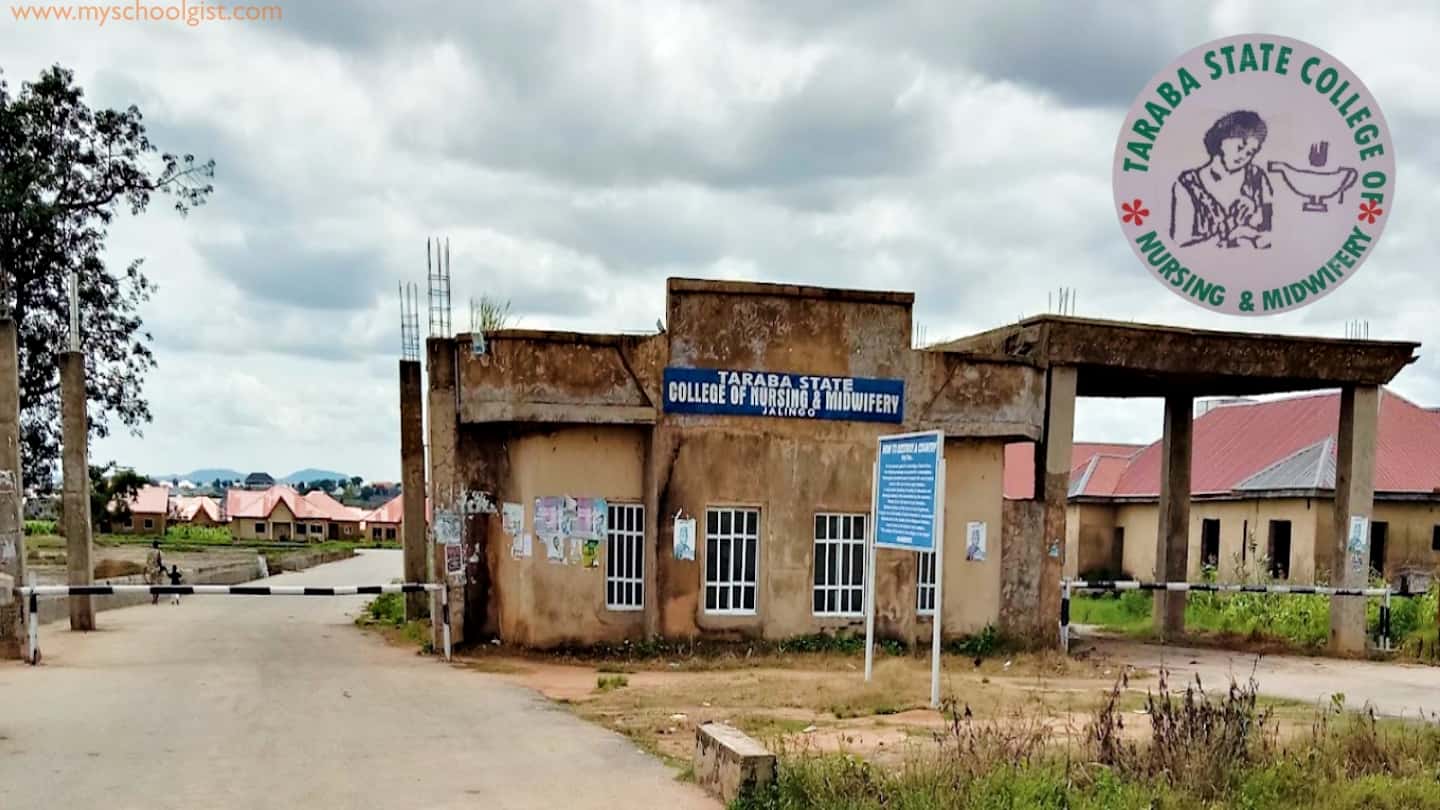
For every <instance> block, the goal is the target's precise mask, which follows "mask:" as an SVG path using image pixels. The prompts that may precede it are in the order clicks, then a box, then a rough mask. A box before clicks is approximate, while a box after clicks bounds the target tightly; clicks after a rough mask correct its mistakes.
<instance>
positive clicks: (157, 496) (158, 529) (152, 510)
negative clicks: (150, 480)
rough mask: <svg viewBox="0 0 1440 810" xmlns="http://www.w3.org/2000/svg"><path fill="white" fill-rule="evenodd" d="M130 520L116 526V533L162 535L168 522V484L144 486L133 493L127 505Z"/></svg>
mask: <svg viewBox="0 0 1440 810" xmlns="http://www.w3.org/2000/svg"><path fill="white" fill-rule="evenodd" d="M127 505H128V506H129V509H130V520H129V522H128V523H120V524H117V525H116V526H115V527H114V528H115V531H117V532H124V533H128V534H157V535H158V534H164V533H165V526H166V525H167V523H168V522H169V520H170V486H169V485H168V484H146V485H145V486H143V487H141V488H140V490H139V491H138V492H136V493H135V495H134V497H132V498H131V499H130V500H129V502H128V504H127Z"/></svg>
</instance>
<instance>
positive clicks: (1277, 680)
mask: <svg viewBox="0 0 1440 810" xmlns="http://www.w3.org/2000/svg"><path fill="white" fill-rule="evenodd" d="M1092 646H1093V647H1095V648H1097V649H1098V650H1100V651H1101V652H1103V653H1105V654H1106V655H1110V656H1112V657H1114V658H1116V659H1119V660H1122V661H1126V662H1129V663H1131V664H1134V665H1136V666H1138V667H1143V668H1146V669H1151V670H1158V669H1160V668H1161V667H1162V666H1163V667H1165V668H1167V669H1168V670H1169V671H1170V672H1171V673H1173V674H1172V677H1171V679H1170V683H1171V684H1172V685H1176V686H1181V687H1182V688H1183V686H1184V684H1185V683H1186V682H1187V681H1192V680H1193V679H1194V676H1195V675H1196V674H1198V675H1199V676H1200V681H1201V683H1203V684H1205V686H1206V688H1207V689H1211V688H1213V689H1216V690H1219V689H1223V688H1225V687H1227V686H1228V685H1229V684H1230V679H1231V678H1234V679H1236V680H1238V681H1241V682H1244V681H1246V680H1248V679H1249V677H1250V675H1251V673H1252V672H1253V673H1254V675H1255V680H1256V682H1258V683H1259V684H1260V693H1261V694H1264V695H1271V696H1274V697H1281V698H1288V699H1291V700H1299V701H1303V702H1306V703H1314V704H1318V705H1321V706H1328V705H1329V704H1330V696H1331V695H1333V694H1336V693H1337V692H1338V693H1342V694H1344V695H1345V704H1346V705H1347V706H1349V707H1350V708H1354V709H1359V708H1361V707H1363V706H1365V705H1366V704H1367V703H1368V704H1370V705H1372V706H1374V707H1375V711H1376V713H1378V714H1383V715H1387V716H1390V717H1411V718H1414V717H1420V716H1422V715H1423V716H1424V717H1425V718H1426V719H1429V720H1432V721H1435V720H1440V714H1437V713H1440V668H1436V667H1430V666H1423V665H1419V664H1395V663H1383V662H1377V661H1348V660H1337V659H1333V658H1319V657H1306V656H1295V655H1264V656H1256V655H1255V654H1254V653H1238V652H1229V651H1226V650H1214V649H1202V648H1197V647H1178V646H1161V645H1158V644H1141V643H1138V642H1133V641H1122V640H1119V639H1095V638H1085V639H1083V640H1080V641H1076V642H1075V643H1074V645H1073V646H1072V651H1073V652H1077V653H1078V652H1080V651H1082V650H1084V649H1088V648H1090V647H1092Z"/></svg>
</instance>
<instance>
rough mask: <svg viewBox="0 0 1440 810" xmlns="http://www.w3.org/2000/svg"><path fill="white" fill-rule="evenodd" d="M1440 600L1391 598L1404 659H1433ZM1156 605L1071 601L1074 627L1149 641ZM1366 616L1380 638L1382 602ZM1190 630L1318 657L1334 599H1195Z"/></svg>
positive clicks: (1110, 597)
mask: <svg viewBox="0 0 1440 810" xmlns="http://www.w3.org/2000/svg"><path fill="white" fill-rule="evenodd" d="M1436 599H1437V592H1436V591H1435V590H1431V591H1430V593H1428V594H1426V595H1424V596H1415V597H1398V596H1397V597H1392V598H1391V607H1390V625H1391V634H1392V637H1393V639H1394V641H1395V643H1396V646H1397V647H1398V648H1399V649H1400V650H1401V652H1402V653H1406V654H1408V655H1410V656H1411V657H1416V658H1418V657H1421V656H1420V652H1421V646H1422V642H1423V643H1424V645H1425V646H1426V648H1427V650H1428V653H1427V655H1428V654H1433V653H1434V647H1435V643H1436V638H1437V636H1436ZM1152 604H1153V597H1152V596H1151V594H1150V593H1148V592H1143V591H1125V592H1122V593H1120V594H1118V595H1117V594H1100V595H1079V596H1076V597H1074V598H1073V599H1071V602H1070V621H1071V622H1073V623H1075V624H1093V625H1098V626H1100V627H1102V628H1104V629H1106V630H1109V631H1112V632H1118V633H1123V634H1126V635H1131V636H1137V637H1149V636H1150V635H1152V624H1151V620H1150V609H1151V605H1152ZM1366 614H1367V626H1368V628H1369V629H1370V632H1372V633H1375V632H1378V629H1379V626H1380V600H1379V599H1369V600H1367V606H1366ZM1185 629H1186V630H1187V631H1188V632H1193V633H1201V634H1206V633H1209V634H1228V635H1235V636H1243V637H1247V638H1251V639H1254V640H1271V641H1278V642H1283V643H1285V644H1287V645H1289V646H1293V647H1295V648H1297V649H1298V650H1301V651H1314V650H1318V649H1320V648H1322V647H1324V646H1325V644H1326V642H1327V641H1328V639H1329V635H1330V598H1329V597H1326V596H1314V595H1304V594H1252V593H1227V594H1217V593H1191V594H1190V595H1189V598H1188V599H1187V600H1186V605H1185ZM1406 651H1408V653H1407V652H1406Z"/></svg>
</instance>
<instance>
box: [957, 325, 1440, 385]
mask: <svg viewBox="0 0 1440 810" xmlns="http://www.w3.org/2000/svg"><path fill="white" fill-rule="evenodd" d="M1419 346H1420V344H1419V343H1410V342H1399V341H1380V340H1344V339H1339V338H1323V337H1306V336H1295V335H1276V334H1266V333H1256V332H1228V331H1216V330H1207V329H1189V328H1185V327H1178V326H1161V325H1156V324H1144V323H1132V322H1128V321H1107V320H1100V319H1094V318H1074V317H1069V316H1063V315H1040V316H1036V317H1033V318H1026V319H1025V320H1023V321H1020V322H1019V323H1014V324H1010V325H1008V326H1002V327H1000V328H998V329H991V330H989V331H987V332H981V333H980V334H978V335H972V336H970V337H967V338H961V339H959V340H953V341H949V342H947V343H942V344H939V345H936V346H932V347H930V350H931V351H939V352H950V353H956V354H963V355H966V356H970V357H975V358H979V359H986V360H992V361H1001V362H1016V363H1025V364H1028V365H1033V366H1037V367H1039V368H1049V367H1050V366H1073V367H1075V368H1076V369H1078V375H1077V376H1078V379H1077V391H1076V393H1077V394H1078V395H1079V396H1085V397H1159V396H1165V395H1166V394H1187V395H1190V396H1196V397H1209V396H1225V395H1237V396H1245V395H1252V394H1273V393H1283V392H1286V391H1308V390H1315V389H1322V388H1341V387H1344V386H1347V385H1384V384H1386V383H1388V382H1390V380H1391V379H1393V378H1394V377H1395V375H1396V374H1399V373H1400V370H1401V369H1403V368H1405V366H1406V365H1408V364H1410V363H1412V362H1414V361H1415V359H1416V355H1415V350H1416V349H1417V348H1419Z"/></svg>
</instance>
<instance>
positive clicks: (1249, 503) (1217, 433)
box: [1006, 389, 1440, 587]
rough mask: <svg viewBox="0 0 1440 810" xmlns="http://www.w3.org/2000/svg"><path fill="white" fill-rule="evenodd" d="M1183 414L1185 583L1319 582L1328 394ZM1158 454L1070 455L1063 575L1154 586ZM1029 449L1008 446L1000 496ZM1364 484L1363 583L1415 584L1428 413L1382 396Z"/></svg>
mask: <svg viewBox="0 0 1440 810" xmlns="http://www.w3.org/2000/svg"><path fill="white" fill-rule="evenodd" d="M1196 410H1197V412H1198V416H1197V418H1196V419H1195V427H1194V448H1193V455H1192V465H1191V484H1190V489H1191V495H1192V499H1191V509H1190V553H1189V555H1188V559H1189V569H1190V573H1189V577H1190V578H1192V579H1193V578H1196V577H1199V576H1200V575H1201V573H1202V570H1203V569H1205V568H1210V569H1214V570H1215V572H1216V574H1217V576H1218V577H1219V578H1220V579H1222V580H1234V579H1235V578H1237V577H1247V576H1248V577H1253V576H1255V575H1269V576H1274V577H1277V578H1279V579H1284V580H1289V581H1293V582H1298V583H1312V582H1314V581H1316V580H1317V579H1318V580H1321V581H1330V577H1331V573H1332V562H1331V559H1330V558H1331V551H1332V549H1333V548H1334V545H1335V520H1334V511H1333V510H1334V498H1335V452H1336V428H1337V425H1338V421H1339V413H1340V395H1339V393H1338V392H1330V393H1321V394H1311V395H1305V396H1297V397H1289V398H1284V399H1275V400H1268V401H1253V400H1244V399H1240V400H1234V399H1232V400H1225V401H1220V402H1207V403H1199V404H1198V405H1197V408H1196ZM1161 449H1162V448H1161V443H1160V442H1158V441H1157V442H1155V443H1153V444H1150V445H1144V446H1138V445H1093V444H1079V443H1077V444H1076V445H1075V453H1074V456H1073V458H1074V462H1075V463H1074V465H1073V467H1072V469H1071V472H1070V506H1069V509H1068V515H1069V517H1068V520H1067V527H1068V532H1067V543H1068V547H1069V553H1068V554H1067V572H1066V573H1067V574H1068V575H1070V576H1079V577H1081V578H1086V577H1094V578H1101V579H1109V578H1114V577H1116V576H1121V575H1123V576H1127V577H1128V576H1134V577H1139V578H1141V579H1151V578H1155V577H1156V572H1155V535H1156V531H1157V521H1158V517H1159V506H1158V500H1159V487H1160V481H1159V479H1160V455H1161ZM1030 452H1031V451H1030V448H1028V447H1027V446H1024V445H1016V446H1014V447H1012V448H1009V449H1007V460H1009V461H1010V462H1011V466H1010V467H1009V468H1008V469H1007V470H1006V496H1007V497H1012V498H1023V497H1027V493H1028V489H1027V485H1028V482H1029V481H1030V480H1033V479H1032V478H1031V477H1029V476H1027V472H1026V460H1027V458H1028V457H1029V455H1030ZM1374 488H1375V505H1374V513H1373V517H1372V521H1371V524H1370V526H1371V529H1370V546H1369V564H1370V569H1371V572H1372V576H1377V577H1384V578H1385V579H1386V580H1388V581H1390V582H1392V583H1395V584H1397V585H1409V586H1411V587H1425V585H1426V584H1427V583H1428V582H1429V581H1430V578H1431V577H1432V576H1433V574H1434V573H1435V572H1436V570H1437V568H1440V413H1437V412H1435V411H1433V410H1429V409H1426V408H1422V407H1420V406H1418V405H1416V404H1414V403H1412V402H1410V401H1408V400H1406V399H1404V398H1403V397H1400V396H1398V395H1396V394H1394V393H1393V392H1391V391H1389V390H1384V389H1382V391H1381V395H1380V415H1379V427H1378V438H1377V442H1376V448H1375V475H1374Z"/></svg>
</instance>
